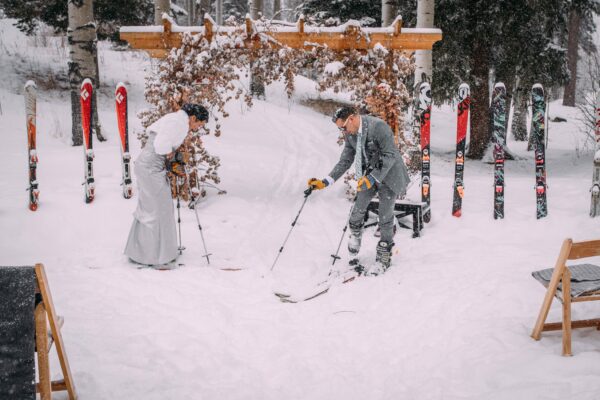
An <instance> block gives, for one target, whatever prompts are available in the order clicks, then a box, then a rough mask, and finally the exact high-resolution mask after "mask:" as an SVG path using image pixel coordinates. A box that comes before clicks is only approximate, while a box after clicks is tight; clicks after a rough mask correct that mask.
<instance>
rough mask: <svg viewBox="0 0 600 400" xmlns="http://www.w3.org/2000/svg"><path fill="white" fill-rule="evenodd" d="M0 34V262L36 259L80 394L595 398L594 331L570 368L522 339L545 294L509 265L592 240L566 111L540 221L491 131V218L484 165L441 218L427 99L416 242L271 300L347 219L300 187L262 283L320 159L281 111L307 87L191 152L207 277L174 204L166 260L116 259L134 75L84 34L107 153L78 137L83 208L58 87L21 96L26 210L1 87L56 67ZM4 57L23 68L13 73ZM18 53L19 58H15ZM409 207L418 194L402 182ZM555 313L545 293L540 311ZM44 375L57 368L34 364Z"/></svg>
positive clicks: (525, 164)
mask: <svg viewBox="0 0 600 400" xmlns="http://www.w3.org/2000/svg"><path fill="white" fill-rule="evenodd" d="M0 30H1V32H2V35H0V41H1V42H4V44H3V45H0V68H1V69H0V71H1V72H2V75H3V76H4V77H5V79H3V80H2V81H0V104H1V106H2V112H1V113H0V132H2V148H3V156H2V157H0V169H1V170H2V171H4V172H5V173H4V177H3V179H2V180H0V193H1V195H0V221H1V226H2V230H1V231H0V254H2V258H1V264H2V265H31V264H34V263H36V262H43V263H44V264H45V266H46V270H47V274H48V278H49V283H50V288H51V290H52V297H53V299H54V303H55V307H56V310H57V311H58V313H59V314H61V315H63V316H64V317H65V325H64V327H63V328H62V336H63V339H64V342H65V347H66V352H67V355H68V357H69V363H70V366H71V370H72V372H73V374H74V381H75V384H76V386H77V390H78V392H79V396H80V398H84V399H91V400H94V399H103V400H105V399H149V400H151V399H197V398H202V399H223V398H226V399H232V400H236V399H266V400H268V399H281V398H286V399H316V400H319V399H391V398H394V399H424V400H427V399H445V400H459V399H461V400H462V399H506V400H508V399H511V400H512V399H566V398H578V399H584V400H585V399H590V400H592V399H597V398H598V393H599V392H600V380H599V379H598V376H599V375H600V362H599V361H600V340H599V339H600V337H599V333H598V332H597V331H595V330H593V329H579V330H574V331H573V351H574V357H571V358H564V357H561V355H560V352H561V336H560V332H549V333H544V334H543V335H542V339H541V341H539V342H536V341H534V340H532V339H531V338H530V337H529V334H530V332H531V329H532V327H533V324H534V322H535V319H536V316H537V313H538V310H539V307H540V305H541V302H542V299H543V296H544V288H543V287H542V286H541V285H540V284H539V283H538V282H536V281H535V280H534V279H533V278H532V277H531V275H530V272H531V271H534V270H538V269H542V268H547V267H551V266H553V265H554V262H555V260H556V257H557V256H558V251H559V248H560V245H561V243H562V240H563V239H564V238H566V237H572V238H574V239H575V240H584V239H594V238H596V239H597V238H598V236H599V235H600V229H599V227H598V220H597V219H591V218H589V217H588V211H589V201H590V198H589V197H590V193H589V190H590V186H591V169H592V156H593V152H592V151H591V150H590V149H586V148H585V146H584V143H585V134H584V133H582V132H581V131H580V129H579V125H578V122H577V118H578V117H579V116H580V115H579V111H578V110H577V109H574V108H565V107H562V106H561V105H560V101H556V102H552V103H551V104H550V108H549V113H550V114H551V115H556V114H560V115H562V116H565V117H566V118H567V120H568V121H567V122H566V123H562V124H561V123H553V122H549V123H548V125H549V146H548V150H547V165H548V184H549V189H548V204H549V216H548V218H545V219H542V220H536V219H535V190H534V184H535V178H534V161H533V155H532V153H531V152H527V151H526V143H521V142H514V141H512V140H511V139H510V138H509V140H508V146H509V147H510V149H511V150H512V151H513V152H515V153H516V154H517V155H518V156H519V161H512V162H511V161H507V163H506V183H507V186H506V218H505V219H504V220H501V221H495V220H493V218H492V198H493V187H492V181H493V172H492V171H493V166H492V165H488V164H484V163H481V162H476V161H472V160H466V163H465V199H464V208H463V217H461V218H460V219H457V218H454V217H452V216H451V212H450V211H451V199H452V179H453V169H454V168H453V162H454V145H455V129H456V121H455V112H456V110H454V109H452V108H451V107H450V106H443V107H441V108H434V110H433V112H432V115H431V121H432V134H431V149H432V157H431V172H432V187H431V190H432V213H433V214H432V221H431V223H429V224H427V225H426V226H425V228H424V230H423V236H422V237H421V238H418V239H412V238H411V237H410V232H409V231H407V230H400V231H399V232H398V234H397V235H396V239H395V240H396V247H395V249H394V256H393V259H392V263H393V265H392V268H391V269H390V270H389V271H388V272H387V273H386V274H385V275H384V276H381V277H377V278H361V279H358V280H357V281H355V282H352V283H349V284H346V285H342V286H339V287H335V288H333V289H332V290H330V292H329V293H327V294H326V295H324V296H322V297H319V298H317V299H315V300H312V301H309V302H306V303H302V304H283V303H281V302H279V301H278V300H277V298H276V297H275V296H274V295H273V290H275V289H279V288H295V287H297V288H301V287H306V286H307V285H308V284H309V283H310V282H315V281H319V280H320V279H322V278H323V276H324V275H326V274H327V272H328V270H329V264H330V260H331V259H330V254H331V253H332V252H333V251H334V250H335V248H336V247H337V244H338V241H339V237H340V235H341V233H342V228H343V226H344V222H345V219H346V218H347V215H348V211H349V209H350V204H349V202H348V201H347V200H346V199H345V198H344V185H343V183H342V182H338V183H336V184H335V185H333V187H330V188H327V189H325V190H323V191H318V192H315V193H313V194H312V195H311V196H310V197H309V198H308V200H307V203H306V206H305V208H304V210H303V213H302V214H301V216H300V218H299V220H298V223H297V225H296V226H295V227H294V230H293V232H292V234H291V236H290V239H289V241H288V243H287V244H286V247H285V249H284V251H283V253H282V255H281V257H280V259H279V262H278V264H277V266H276V267H275V269H274V271H273V272H272V273H271V272H269V268H270V266H271V265H272V263H273V260H274V259H275V256H276V254H277V251H278V249H279V248H280V246H281V243H282V242H283V240H284V238H285V235H286V234H287V232H288V231H289V229H290V224H291V222H292V220H293V219H294V217H295V215H296V213H297V212H298V209H299V208H300V206H301V203H302V201H303V194H302V191H303V190H304V189H305V187H306V181H307V179H308V178H310V177H313V176H316V177H324V176H326V175H327V173H329V171H330V168H331V167H332V166H333V164H334V163H335V162H336V160H337V158H338V156H339V154H340V152H341V147H339V146H338V145H337V144H336V138H337V136H338V132H337V129H336V128H335V126H334V125H333V124H332V123H331V121H330V118H329V117H328V116H323V115H320V114H317V113H315V112H314V111H312V110H310V109H308V108H305V107H302V106H300V105H299V104H298V103H299V101H300V100H301V99H302V98H304V97H306V96H310V97H315V96H316V95H315V92H314V87H313V86H314V85H312V84H311V83H310V82H309V81H307V80H306V79H300V78H299V79H297V85H296V87H297V88H298V92H297V93H296V95H295V97H294V98H293V99H292V100H291V101H289V100H288V99H287V98H286V97H285V94H284V89H283V85H281V84H278V85H273V86H272V87H269V88H267V99H268V100H267V101H258V100H257V101H255V106H254V108H253V109H251V110H248V109H247V108H246V107H245V106H244V105H242V104H240V103H232V104H230V105H229V106H228V111H229V112H230V114H231V116H230V117H229V118H227V119H224V120H223V121H222V125H223V132H224V133H223V135H222V136H221V137H220V138H215V137H205V138H204V139H203V140H205V143H206V145H207V148H208V149H209V150H210V152H211V153H213V154H216V155H219V156H220V157H221V162H222V167H221V169H220V175H221V178H222V183H221V186H222V187H223V188H224V189H226V190H227V192H228V194H226V195H221V196H218V195H216V194H215V192H214V191H209V196H208V197H207V198H206V199H204V200H203V201H202V202H201V203H200V204H199V206H198V207H199V209H198V212H199V217H200V221H201V223H202V227H203V231H204V235H205V238H206V241H207V247H208V250H209V251H210V252H211V253H212V254H213V255H212V256H211V265H207V264H206V260H205V259H204V258H202V254H203V251H202V245H201V242H200V236H199V232H198V226H197V224H196V220H195V216H194V213H193V211H192V210H189V209H187V208H186V207H183V208H182V210H181V213H182V215H181V217H182V225H181V228H182V235H183V244H184V245H185V246H186V247H187V250H186V251H185V252H184V255H183V256H182V257H181V259H180V261H181V262H182V263H184V264H185V266H183V267H181V268H179V269H177V270H174V271H168V272H160V271H153V270H138V269H136V268H135V266H133V265H132V264H130V263H128V262H127V260H126V259H125V257H124V256H123V254H122V251H123V248H124V246H125V241H126V239H127V234H128V232H129V227H130V224H131V221H132V213H133V211H134V209H135V206H136V201H137V199H136V197H135V195H134V198H133V199H131V200H125V199H124V198H123V197H122V194H121V193H122V190H121V187H120V182H121V164H120V163H121V160H120V157H121V156H120V149H119V147H120V146H119V140H118V130H117V122H116V117H115V110H114V87H115V85H116V84H117V83H118V82H120V81H122V82H124V83H125V84H126V85H127V87H128V89H129V97H128V106H129V112H130V114H129V127H130V146H131V148H130V152H131V154H132V157H133V159H135V158H136V157H137V156H138V155H139V152H140V147H139V142H138V141H137V140H136V139H135V132H136V131H139V130H140V129H141V126H140V122H139V120H138V119H137V118H136V117H135V115H136V112H138V111H139V110H140V109H142V108H145V107H146V106H147V105H146V104H145V103H144V101H143V89H144V86H143V85H144V76H145V74H146V72H145V71H148V70H150V67H151V62H150V61H149V60H148V58H147V57H145V56H141V55H139V53H129V52H115V51H112V50H110V48H109V47H110V46H108V45H107V44H105V43H100V46H99V51H100V54H99V60H101V61H100V62H101V65H100V73H101V81H102V82H103V86H101V87H100V88H99V90H98V102H99V105H100V110H99V114H100V122H101V123H102V126H103V129H104V133H105V134H106V135H107V136H108V138H109V140H108V142H105V143H98V142H97V141H96V142H94V152H95V160H94V173H95V177H96V199H95V200H94V202H93V203H91V204H85V203H84V201H83V197H84V195H83V188H82V186H81V182H82V181H83V172H84V171H83V162H82V157H81V152H82V150H81V148H76V147H71V146H69V144H68V143H69V134H70V124H69V121H70V114H69V113H70V103H69V101H70V97H69V93H68V92H67V91H66V89H58V90H57V89H52V90H50V89H44V88H42V85H38V102H37V110H38V111H37V112H38V114H37V124H38V125H37V138H38V143H37V151H38V154H39V157H40V161H39V164H38V181H39V184H40V206H39V208H38V211H36V212H31V211H29V210H28V209H27V193H26V192H25V190H24V189H25V188H26V186H27V167H26V165H27V163H26V159H27V146H26V130H25V114H24V107H23V99H22V91H23V85H24V84H25V82H26V81H27V80H28V79H31V78H33V76H31V75H30V74H29V73H28V72H27V69H26V68H21V66H22V65H34V66H35V67H36V68H38V69H39V68H41V69H42V70H43V71H48V70H50V71H58V70H54V69H52V68H59V66H57V65H58V64H56V65H55V64H53V63H56V61H55V60H56V59H60V57H61V54H64V53H61V52H62V51H63V50H61V49H55V50H51V49H47V48H39V49H36V48H32V47H31V44H28V43H29V42H28V40H25V39H24V38H23V37H22V36H20V35H19V34H17V33H16V31H15V30H14V29H13V28H12V27H10V26H8V22H7V21H6V20H2V21H0ZM7 43H12V45H11V46H15V47H7V46H6V44H7ZM7 48H8V49H10V51H11V53H10V55H7ZM14 49H18V51H19V52H20V53H18V54H20V55H19V57H20V58H19V60H25V61H24V62H22V61H18V62H14V60H15V56H14V55H15V52H14V51H15V50H14ZM52 51H55V52H57V53H52ZM34 54H37V56H38V58H36V59H35V60H37V61H36V62H38V64H27V63H28V62H29V63H31V60H33V59H34V58H31V57H33V55H34ZM27 60H29V61H27ZM61 62H63V63H64V57H63V59H62V61H61ZM60 68H63V67H60ZM64 68H65V69H66V65H65V66H64ZM36 79H41V77H40V76H37V78H36ZM325 96H329V97H330V98H333V97H335V96H334V95H333V94H331V93H330V94H325V95H324V97H325ZM343 96H346V95H343ZM343 98H346V97H343ZM213 123H214V122H213ZM134 184H135V177H134ZM134 194H135V188H134ZM409 198H411V199H413V200H419V199H420V196H419V187H418V183H415V184H413V185H412V187H411V188H410V191H409ZM372 233H373V231H372V230H368V231H367V232H366V233H365V243H364V245H363V246H364V247H363V249H364V254H362V255H361V257H363V258H364V259H365V260H369V259H372V258H373V257H374V248H375V244H376V241H377V239H376V238H375V237H373V235H372ZM344 246H345V242H344V244H343V247H342V255H343V258H342V260H341V262H342V263H345V262H346V261H347V258H346V255H345V252H344V251H343V250H344ZM593 261H595V263H596V264H598V260H593ZM219 267H240V268H243V270H242V271H239V272H226V271H221V270H219V269H218V268H219ZM599 311H600V309H599V308H598V303H597V302H591V303H577V304H574V306H573V313H574V315H573V317H574V318H576V319H584V318H592V317H597V316H598V313H599ZM560 314H561V309H560V307H559V305H558V304H557V303H556V302H555V304H554V305H553V307H552V309H551V312H550V316H549V320H550V321H557V320H558V319H559V318H560ZM51 371H52V377H53V378H55V379H56V378H59V377H60V372H59V371H60V367H59V364H58V360H57V359H56V357H55V353H54V352H52V359H51ZM61 396H62V397H61ZM55 397H56V398H58V399H65V398H66V396H65V394H64V393H61V394H56V395H55Z"/></svg>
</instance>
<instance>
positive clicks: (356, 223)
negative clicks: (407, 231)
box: [350, 183, 396, 243]
mask: <svg viewBox="0 0 600 400" xmlns="http://www.w3.org/2000/svg"><path fill="white" fill-rule="evenodd" d="M376 193H379V229H380V231H381V240H382V241H384V242H388V243H392V242H393V241H394V203H395V202H396V193H394V192H393V191H392V189H390V188H389V187H387V186H386V185H385V184H382V183H380V184H375V185H373V186H372V187H371V189H368V190H362V191H360V192H358V197H357V198H356V203H354V208H353V209H352V214H351V215H350V227H351V228H355V229H357V228H359V227H362V226H363V223H364V218H365V214H366V212H367V206H368V205H369V203H370V202H371V199H372V198H373V196H375V194H376Z"/></svg>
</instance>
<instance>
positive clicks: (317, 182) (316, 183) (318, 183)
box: [308, 178, 329, 190]
mask: <svg viewBox="0 0 600 400" xmlns="http://www.w3.org/2000/svg"><path fill="white" fill-rule="evenodd" d="M328 185H329V183H327V181H325V180H322V179H317V178H310V179H309V180H308V186H310V187H311V188H313V189H317V190H321V189H325V188H326V187H327V186H328Z"/></svg>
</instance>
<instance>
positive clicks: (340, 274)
mask: <svg viewBox="0 0 600 400" xmlns="http://www.w3.org/2000/svg"><path fill="white" fill-rule="evenodd" d="M364 270H365V267H364V266H363V265H362V264H361V263H360V261H359V259H358V258H353V259H351V260H350V261H349V262H348V268H347V269H346V270H343V271H339V270H333V269H332V270H331V271H330V272H329V275H328V276H327V278H326V279H324V280H322V281H320V282H318V283H317V284H316V285H315V286H314V288H313V289H312V290H309V291H308V293H305V294H303V295H293V294H290V293H283V292H275V293H274V295H275V296H277V297H278V298H279V300H281V301H282V302H284V303H300V302H302V301H307V300H312V299H314V298H315V297H319V296H321V295H323V294H325V293H327V292H328V291H329V289H331V287H333V286H335V285H338V284H345V283H348V282H352V281H353V280H355V279H356V278H358V277H359V276H362V275H363V272H364Z"/></svg>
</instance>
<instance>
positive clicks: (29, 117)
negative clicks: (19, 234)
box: [25, 81, 40, 211]
mask: <svg viewBox="0 0 600 400" xmlns="http://www.w3.org/2000/svg"><path fill="white" fill-rule="evenodd" d="M25 116H26V122H27V124H26V125H27V150H28V154H27V158H28V165H29V209H30V210H31V211H35V210H37V208H38V203H39V196H40V191H39V189H38V182H37V174H36V170H37V163H38V156H37V149H36V137H35V134H36V120H35V117H36V86H35V82H33V81H27V83H26V84H25Z"/></svg>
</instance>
